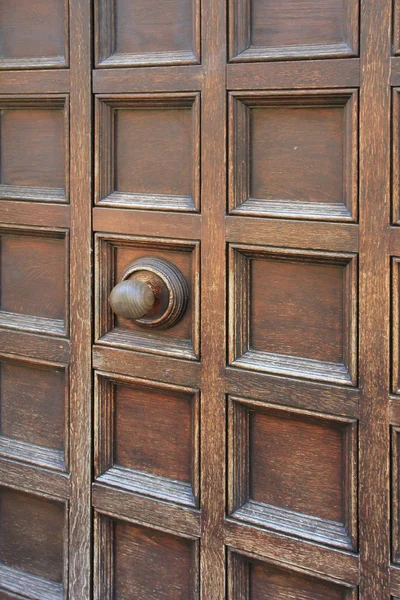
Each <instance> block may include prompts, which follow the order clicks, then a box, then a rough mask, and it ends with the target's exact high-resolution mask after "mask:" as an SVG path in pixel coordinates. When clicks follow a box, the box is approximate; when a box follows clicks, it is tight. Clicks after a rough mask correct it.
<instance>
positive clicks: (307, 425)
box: [228, 397, 357, 550]
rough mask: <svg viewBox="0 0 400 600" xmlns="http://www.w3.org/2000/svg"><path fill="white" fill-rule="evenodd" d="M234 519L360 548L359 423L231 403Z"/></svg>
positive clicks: (245, 402)
mask: <svg viewBox="0 0 400 600" xmlns="http://www.w3.org/2000/svg"><path fill="white" fill-rule="evenodd" d="M228 405H229V434H228V435H229V458H228V460H229V469H228V473H229V486H228V493H229V500H228V506H229V514H230V515H231V516H232V517H233V518H235V519H238V520H240V521H244V522H248V523H252V524H253V525H257V526H259V527H265V528H267V529H272V530H275V531H280V532H284V533H287V534H289V535H294V536H297V537H301V538H306V539H309V540H312V541H313V542H319V543H323V544H328V545H331V546H334V547H338V548H345V549H347V550H356V549H357V500H356V498H357V483H356V472H357V463H356V461H357V458H356V448H357V421H356V420H355V419H349V418H344V417H331V416H327V415H322V414H319V413H311V412H308V411H307V412H306V411H297V410H294V409H287V408H277V407H276V406H274V405H272V404H266V403H262V402H257V401H254V400H246V399H243V398H235V397H230V398H229V402H228Z"/></svg>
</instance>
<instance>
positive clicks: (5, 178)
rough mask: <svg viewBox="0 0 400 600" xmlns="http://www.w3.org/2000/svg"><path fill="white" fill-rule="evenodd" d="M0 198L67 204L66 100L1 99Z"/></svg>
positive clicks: (54, 98)
mask: <svg viewBox="0 0 400 600" xmlns="http://www.w3.org/2000/svg"><path fill="white" fill-rule="evenodd" d="M0 125H1V141H0V153H1V157H0V158H1V174H0V198H2V199H5V200H8V199H14V200H31V201H32V200H33V201H34V200H40V201H51V202H65V201H66V199H67V189H68V154H69V149H68V105H67V101H66V98H65V97H61V96H53V97H50V96H49V97H46V98H33V97H32V98H22V97H18V98H15V99H11V98H7V99H5V98H4V99H0Z"/></svg>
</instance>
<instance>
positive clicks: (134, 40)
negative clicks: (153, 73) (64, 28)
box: [95, 0, 200, 67]
mask: <svg viewBox="0 0 400 600" xmlns="http://www.w3.org/2000/svg"><path fill="white" fill-rule="evenodd" d="M95 23H96V64H97V66H99V67H107V66H110V67H112V66H136V65H163V64H165V65H168V64H169V65H170V64H194V63H197V62H199V59H200V2H199V1H198V0H170V1H169V2H168V3H167V4H164V5H163V7H162V10H160V4H159V2H157V0H136V1H135V2H131V1H130V0H96V2H95Z"/></svg>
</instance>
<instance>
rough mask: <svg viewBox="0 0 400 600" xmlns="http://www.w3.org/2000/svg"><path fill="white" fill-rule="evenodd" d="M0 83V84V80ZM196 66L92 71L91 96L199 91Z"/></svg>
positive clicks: (198, 72) (200, 74)
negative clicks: (116, 91)
mask: <svg viewBox="0 0 400 600" xmlns="http://www.w3.org/2000/svg"><path fill="white" fill-rule="evenodd" d="M0 81H1V80H0ZM201 82H202V68H201V67H200V66H179V67H174V66H170V67H158V68H157V69H154V68H152V67H142V68H141V69H136V68H125V69H124V68H118V69H96V70H95V71H93V91H94V93H95V94H112V93H114V92H115V90H116V88H118V91H119V92H120V93H121V94H122V93H132V92H141V93H146V92H194V91H198V90H200V88H201Z"/></svg>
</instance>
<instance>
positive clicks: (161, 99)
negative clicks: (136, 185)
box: [95, 92, 200, 212]
mask: <svg viewBox="0 0 400 600" xmlns="http://www.w3.org/2000/svg"><path fill="white" fill-rule="evenodd" d="M95 102H96V104H95V204H97V205H100V206H108V207H116V208H132V209H146V210H162V211H163V210H165V211H183V212H198V211H199V210H200V92H181V93H176V92H175V93H155V94H124V95H121V94H120V95H116V94H115V95H112V94H109V95H103V94H99V95H97V96H96V101H95ZM120 108H123V109H132V110H134V109H143V108H147V109H149V108H166V109H170V108H176V109H179V108H182V109H187V108H190V109H191V113H192V131H191V133H192V155H191V158H190V166H191V192H192V193H191V195H190V196H177V195H163V194H143V193H134V192H132V193H128V192H118V191H116V190H114V184H115V176H114V171H115V151H114V143H115V131H114V129H115V128H114V119H115V110H116V109H120Z"/></svg>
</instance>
